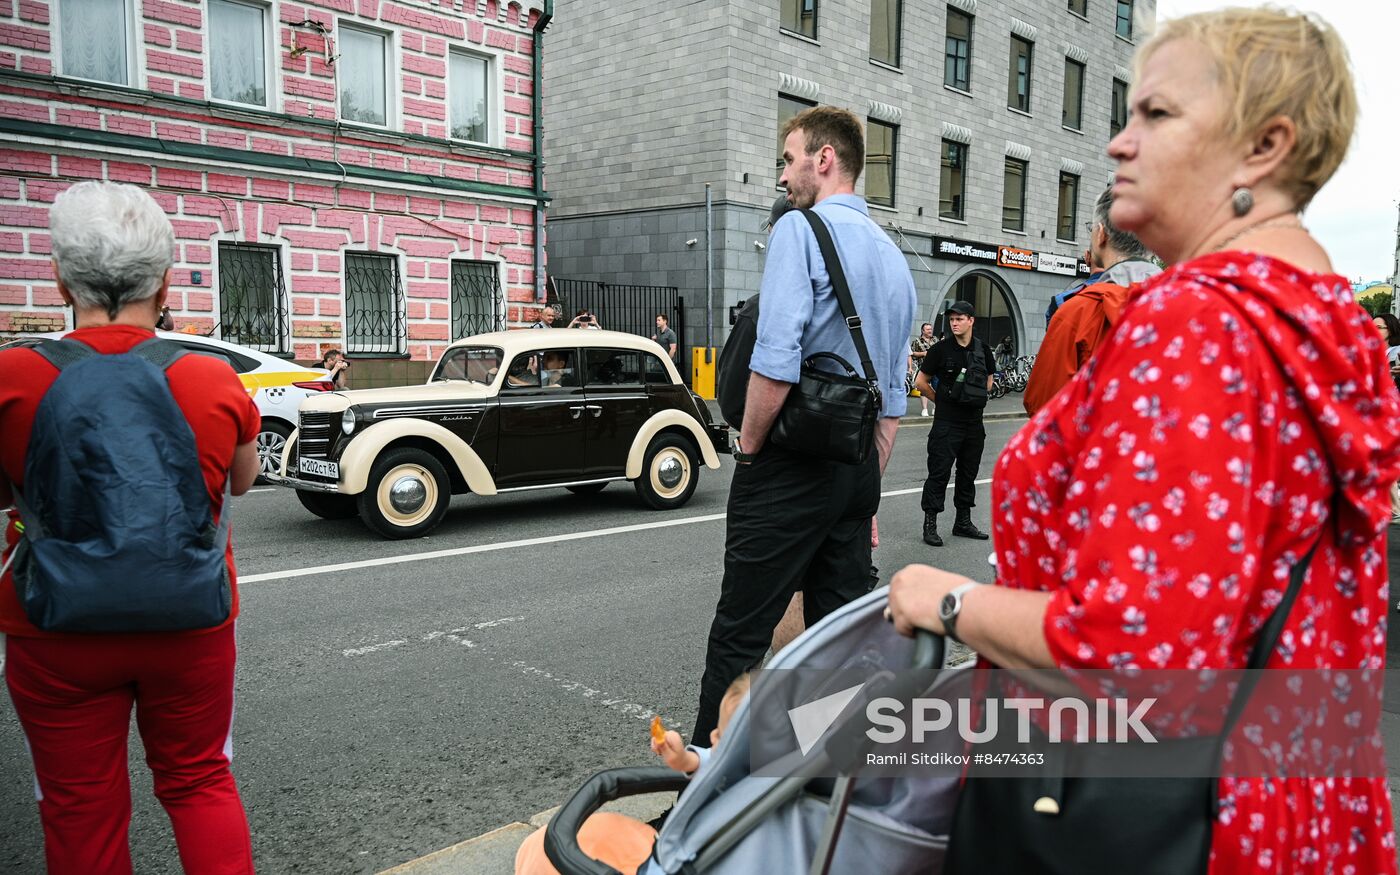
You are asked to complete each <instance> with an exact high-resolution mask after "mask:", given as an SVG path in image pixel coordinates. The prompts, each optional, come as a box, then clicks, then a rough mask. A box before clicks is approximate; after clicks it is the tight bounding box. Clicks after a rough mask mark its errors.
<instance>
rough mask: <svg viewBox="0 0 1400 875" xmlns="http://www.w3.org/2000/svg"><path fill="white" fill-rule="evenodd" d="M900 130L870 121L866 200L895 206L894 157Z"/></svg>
mask: <svg viewBox="0 0 1400 875" xmlns="http://www.w3.org/2000/svg"><path fill="white" fill-rule="evenodd" d="M898 136H899V128H898V127H896V126H895V125H889V124H885V123H884V122H877V121H875V120H874V119H869V120H868V123H867V124H866V130H865V200H866V202H867V203H872V204H879V205H880V206H882V207H892V206H894V156H895V143H896V141H897V139H898Z"/></svg>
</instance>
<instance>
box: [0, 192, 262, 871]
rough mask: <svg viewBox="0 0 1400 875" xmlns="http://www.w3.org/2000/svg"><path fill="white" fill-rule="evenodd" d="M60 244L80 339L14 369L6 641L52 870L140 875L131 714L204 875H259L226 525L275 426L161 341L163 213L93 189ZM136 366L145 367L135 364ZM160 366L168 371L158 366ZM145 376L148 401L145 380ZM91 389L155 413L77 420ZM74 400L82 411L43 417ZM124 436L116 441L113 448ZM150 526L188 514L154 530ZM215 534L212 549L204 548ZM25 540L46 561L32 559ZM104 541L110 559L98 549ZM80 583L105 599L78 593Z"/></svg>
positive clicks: (64, 218)
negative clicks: (237, 747) (58, 561)
mask: <svg viewBox="0 0 1400 875" xmlns="http://www.w3.org/2000/svg"><path fill="white" fill-rule="evenodd" d="M49 227H50V232H51V237H52V246H53V259H54V272H55V275H56V277H57V280H58V290H59V294H60V295H61V296H62V297H63V300H64V301H65V302H66V303H67V304H68V305H69V306H70V307H72V309H73V322H74V330H73V331H72V332H71V333H69V334H68V335H67V337H66V338H65V339H64V341H63V342H62V343H58V344H52V342H46V345H43V346H41V347H40V348H37V349H30V348H23V349H11V350H6V351H4V352H0V507H4V506H8V505H9V504H10V503H11V502H12V501H16V502H18V503H19V505H20V508H21V513H19V514H17V513H16V512H15V511H13V510H12V511H10V512H9V513H8V516H7V517H6V518H5V520H4V521H5V523H6V526H5V544H6V548H7V556H6V560H5V563H4V564H5V566H6V567H9V566H10V563H11V562H12V561H13V560H14V559H15V557H16V555H17V553H18V554H20V555H21V557H22V561H20V562H18V563H17V565H18V566H19V568H18V569H14V568H11V569H10V570H9V571H7V572H5V573H4V576H3V578H0V632H3V633H4V634H5V635H6V636H8V660H7V665H6V682H7V685H8V687H9V692H10V698H11V700H12V701H13V703H14V707H15V712H16V714H17V715H18V717H19V721H20V725H21V726H22V727H23V729H24V734H25V739H26V741H27V742H28V748H29V752H30V755H31V757H32V759H33V765H34V778H35V786H36V789H37V796H38V798H39V814H40V819H41V821H42V823H43V828H44V847H45V854H46V857H47V863H48V870H49V871H50V872H55V873H58V872H63V873H76V872H83V873H129V872H131V871H132V863H131V859H130V851H129V848H128V845H127V831H128V826H129V822H130V818H131V795H130V785H129V777H128V773H127V735H128V727H129V725H130V720H131V713H132V709H133V707H134V708H135V712H136V722H137V726H138V728H139V730H140V732H141V740H142V742H143V745H144V747H145V751H146V761H147V763H148V764H149V765H150V768H151V772H152V776H153V779H154V786H155V794H156V796H157V798H159V800H160V802H161V804H162V805H163V806H164V807H165V810H166V812H167V814H168V815H169V816H170V821H171V824H172V826H173V827H174V832H175V841H176V844H177V845H178V847H179V852H180V859H181V862H182V864H183V866H184V869H185V871H187V872H201V873H215V872H217V873H248V872H252V871H253V861H252V848H251V843H250V840H249V834H248V822H247V818H246V817H245V815H244V812H243V805H242V802H241V800H240V799H239V795H238V788H237V785H236V784H235V783H234V779H233V775H232V773H231V772H230V769H229V760H230V756H231V752H232V734H231V727H232V720H233V673H234V654H235V649H234V634H233V633H234V629H233V624H234V620H235V618H236V617H237V615H238V592H237V587H236V579H237V571H236V569H235V567H234V563H233V551H232V548H231V546H228V545H229V542H228V541H227V540H226V537H227V527H226V526H221V525H219V524H218V522H217V520H218V517H219V516H221V515H222V514H223V513H224V511H225V508H224V506H223V505H224V496H225V495H226V494H233V495H241V494H242V493H244V492H246V491H247V490H248V488H249V486H251V485H252V482H253V478H254V477H255V476H256V475H257V472H258V460H257V452H256V447H255V443H254V440H255V437H256V435H257V431H258V411H257V409H256V407H254V405H253V402H252V400H251V399H250V398H249V397H248V395H247V393H246V392H245V391H244V389H243V386H242V384H241V383H240V382H239V380H238V378H237V375H235V374H234V373H233V371H232V369H231V368H229V366H228V365H227V364H226V363H224V362H221V361H217V360H215V359H213V358H209V357H206V356H199V355H187V356H183V357H180V356H179V355H178V349H175V348H172V347H171V346H169V345H163V344H165V342H164V341H155V340H154V338H155V334H154V332H153V330H152V328H151V326H153V325H154V324H156V321H157V319H158V317H159V315H160V312H161V308H162V306H163V305H164V302H165V297H166V292H167V290H168V289H169V285H170V268H171V259H172V254H173V251H174V244H175V239H174V234H173V232H172V230H171V226H170V221H169V220H168V219H167V218H166V216H165V214H164V212H162V211H161V208H160V207H159V206H158V205H157V204H156V203H155V201H154V200H152V199H151V197H150V196H149V195H148V194H146V193H145V192H144V191H142V190H140V189H138V188H136V187H135V186H131V185H118V184H114V183H108V182H82V183H79V184H77V185H74V186H73V187H71V188H69V189H68V190H66V191H64V192H63V193H62V194H60V195H59V196H58V198H57V199H56V200H55V201H54V204H53V207H52V209H51V210H50V216H49ZM49 344H52V345H49ZM138 347H139V348H141V349H142V350H145V351H146V352H138V353H137V355H136V356H129V355H126V353H129V352H131V351H132V350H136V349H137V348H138ZM56 350H58V351H56ZM162 356H164V363H163V364H162V365H158V367H163V369H164V373H163V374H162V373H161V372H160V371H159V370H154V369H150V364H156V362H160V361H162ZM123 362H125V363H126V364H123ZM142 362H148V363H149V364H143V363H142ZM132 365H134V370H133V367H132ZM142 368H146V370H145V371H144V372H143V373H144V382H142V381H141V380H140V379H137V378H134V377H133V376H132V374H134V373H137V372H141V369H142ZM80 369H81V370H80ZM87 375H92V376H90V377H89V376H87ZM104 375H106V376H105V378H104ZM83 392H88V393H89V394H88V395H86V396H83V395H82V394H81V393H83ZM93 392H96V393H104V392H105V393H110V394H112V395H115V396H117V397H120V398H122V399H125V398H128V397H131V398H140V399H153V400H152V401H151V404H152V405H153V406H151V407H149V408H143V409H140V410H138V411H136V414H135V415H127V416H125V417H123V416H121V415H120V413H121V411H120V409H119V408H120V406H121V405H120V403H117V404H115V405H113V407H115V408H118V409H117V413H118V414H119V415H118V416H116V417H113V418H108V419H104V418H103V416H104V415H106V414H108V413H110V412H111V410H110V409H109V408H107V407H104V405H103V404H102V403H97V404H92V405H90V406H88V407H81V406H78V405H74V404H71V403H67V402H70V401H72V399H75V398H78V397H87V398H89V399H91V398H92V397H93V396H92V394H91V393H93ZM51 393H52V394H51ZM68 393H77V394H68ZM59 396H61V397H62V399H63V401H64V402H65V403H59V402H53V403H46V398H52V397H59ZM148 410H149V411H156V410H159V411H161V412H163V413H165V414H167V415H166V416H157V417H152V416H148V415H144V414H146V413H147V412H148ZM41 414H42V415H41ZM181 417H182V418H183V420H184V422H176V421H175V420H178V419H179V418H181ZM109 423H110V424H113V425H114V426H119V427H114V428H113V429H112V430H111V431H108V430H107V429H104V428H103V426H104V425H106V424H109ZM112 432H119V433H120V435H121V437H120V439H118V436H117V435H116V434H113V433H112ZM153 436H154V437H153ZM148 438H150V440H147V439H148ZM154 438H165V439H154ZM55 446H58V447H61V455H62V457H63V458H64V459H65V460H66V462H65V464H66V465H67V468H68V470H67V471H64V472H60V473H59V474H55V470H56V469H55V468H54V467H53V466H52V465H50V464H49V462H48V461H47V460H49V459H51V458H52V457H53V453H52V452H40V451H39V449H40V448H42V449H43V450H45V451H51V450H53V448H54V447H55ZM30 456H33V458H30ZM153 473H154V476H152V474H153ZM88 487H90V488H88ZM205 502H207V504H205ZM152 507H155V508H160V509H164V510H169V511H170V512H168V513H163V514H159V515H158V519H159V522H158V523H157V524H155V525H144V524H138V520H144V519H146V517H148V516H150V508H152ZM143 514H144V515H145V516H143ZM21 517H23V519H21ZM112 517H120V519H115V520H114V519H112ZM21 523H23V527H21ZM196 523H197V524H196ZM216 528H217V529H219V531H220V534H219V535H215V536H213V537H212V538H209V537H205V536H204V535H201V534H200V533H201V532H202V533H206V534H208V533H212V532H213V531H214V530H215V529H216ZM36 529H41V530H42V531H41V532H39V533H38V534H36ZM134 529H139V531H132V530H134ZM189 530H193V532H194V536H192V537H191V536H189ZM93 531H97V532H100V533H101V534H102V536H103V538H99V539H94V537H93V535H92V532H93ZM109 536H110V537H109ZM21 539H24V540H25V542H26V544H25V546H26V548H27V552H24V551H18V550H17V546H18V545H19V544H20V541H21ZM97 541H101V543H102V544H105V545H106V547H105V548H104V549H101V550H98V549H96V548H93V547H92V545H93V544H94V543H96V542H97ZM211 543H212V546H211ZM54 544H57V545H58V546H56V547H55V546H53V545H54ZM190 544H194V545H195V546H194V547H193V548H187V546H186V545H190ZM60 549H61V550H65V551H67V552H65V553H64V555H65V556H67V557H70V559H72V561H73V562H75V563H78V564H77V565H76V567H77V568H79V569H80V570H81V571H83V572H88V573H86V574H77V575H74V574H69V575H68V576H66V577H65V576H64V575H63V574H61V573H59V572H58V571H56V570H55V567H56V566H54V565H53V564H51V563H49V564H46V563H48V560H47V559H46V557H48V556H52V555H54V551H55V550H60ZM73 557H85V561H86V564H82V563H81V562H79V560H78V559H77V558H73ZM196 560H197V561H198V562H199V563H202V564H195V563H196ZM133 569H134V570H135V573H133ZM17 570H22V571H23V572H24V573H23V574H22V575H19V574H17ZM104 575H105V576H107V577H109V578H110V579H106V580H104V579H103V577H104ZM16 577H20V579H21V581H22V583H21V585H19V586H17V584H16ZM75 577H76V578H80V579H82V580H84V581H86V586H85V587H84V588H82V589H75V588H73V579H74V578H75ZM206 581H207V583H206ZM164 582H173V584H172V587H173V591H175V592H180V593H186V594H187V595H185V596H183V597H176V598H168V597H166V596H167V590H165V589H159V590H158V589H157V587H159V586H161V585H163V583H164ZM65 587H66V588H65ZM157 591H158V592H160V594H161V595H160V597H159V598H158V599H157V598H154V597H153V593H154V592H157ZM114 592H116V593H121V595H120V596H116V597H114V596H112V595H110V593H114ZM46 593H62V595H63V598H64V599H66V601H64V602H63V604H62V607H61V609H59V608H58V607H56V604H57V601H58V599H57V598H55V600H53V601H44V600H43V599H41V598H38V597H37V596H38V595H43V594H46ZM201 593H213V596H214V598H212V599H208V601H209V602H211V606H209V607H208V608H204V607H203V606H201V605H196V604H195V603H194V601H195V599H196V595H198V594H201ZM143 600H144V601H147V602H152V605H151V606H150V607H149V608H147V609H146V610H145V611H144V612H142V611H137V610H135V609H132V610H129V611H128V610H127V609H128V608H130V607H131V606H133V605H137V604H140V603H141V602H142V601H143ZM114 605H116V606H117V607H119V608H120V610H114V607H113V606H114ZM84 609H85V610H87V611H88V613H86V614H82V616H81V619H78V618H77V615H78V614H79V613H81V611H82V610H84ZM138 868H140V869H147V868H150V865H145V866H140V867H138Z"/></svg>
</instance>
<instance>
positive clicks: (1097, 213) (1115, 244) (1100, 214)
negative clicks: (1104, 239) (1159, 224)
mask: <svg viewBox="0 0 1400 875" xmlns="http://www.w3.org/2000/svg"><path fill="white" fill-rule="evenodd" d="M1112 209H1113V189H1112V188H1111V187H1110V188H1105V189H1104V190H1103V193H1102V194H1100V195H1099V199H1098V200H1097V201H1095V202H1094V224H1096V225H1103V230H1104V233H1105V234H1107V235H1108V245H1109V246H1110V247H1112V249H1113V251H1115V252H1117V253H1118V254H1119V255H1121V256H1123V257H1124V258H1142V259H1148V258H1151V257H1152V253H1151V252H1149V251H1148V249H1147V247H1146V246H1143V245H1142V241H1141V240H1139V239H1138V238H1137V235H1136V234H1134V233H1133V232H1131V231H1124V230H1123V229H1122V228H1119V227H1118V226H1116V225H1114V224H1113V220H1112V219H1110V218H1109V217H1108V214H1109V212H1110V211H1111V210H1112Z"/></svg>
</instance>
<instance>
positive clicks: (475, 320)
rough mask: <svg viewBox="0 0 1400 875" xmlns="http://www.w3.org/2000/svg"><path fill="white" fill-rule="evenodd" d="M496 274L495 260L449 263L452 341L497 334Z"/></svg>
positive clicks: (499, 298) (498, 323) (498, 311)
mask: <svg viewBox="0 0 1400 875" xmlns="http://www.w3.org/2000/svg"><path fill="white" fill-rule="evenodd" d="M500 313H501V291H500V280H499V273H498V269H497V266H496V263H495V262H494V261H466V260H462V261H454V262H452V339H453V340H461V339H462V338H463V337H471V336H472V335H473V334H485V333H487V332H488V331H499V330H501V329H502V328H504V327H505V326H504V325H502V324H501V316H500Z"/></svg>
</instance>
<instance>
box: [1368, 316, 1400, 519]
mask: <svg viewBox="0 0 1400 875" xmlns="http://www.w3.org/2000/svg"><path fill="white" fill-rule="evenodd" d="M1371 322H1372V324H1373V325H1375V326H1376V330H1377V331H1379V332H1380V335H1381V343H1383V344H1384V345H1385V360H1386V362H1388V363H1389V365H1390V378H1391V379H1392V380H1394V381H1395V385H1396V386H1397V387H1400V319H1397V318H1396V316H1395V314H1394V313H1382V314H1380V315H1379V316H1377V317H1375V318H1374V319H1372V320H1371ZM1390 524H1391V525H1392V526H1395V525H1400V482H1397V483H1392V484H1391V486H1390Z"/></svg>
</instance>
